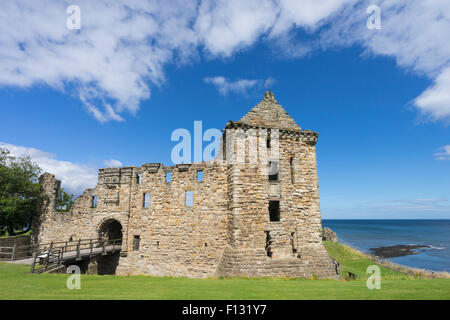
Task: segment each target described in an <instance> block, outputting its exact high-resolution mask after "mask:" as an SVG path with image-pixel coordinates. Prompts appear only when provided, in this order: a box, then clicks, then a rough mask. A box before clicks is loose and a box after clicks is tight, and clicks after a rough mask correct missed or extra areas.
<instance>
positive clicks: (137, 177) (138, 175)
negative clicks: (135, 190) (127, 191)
mask: <svg viewBox="0 0 450 320" xmlns="http://www.w3.org/2000/svg"><path fill="white" fill-rule="evenodd" d="M141 182H142V175H141V174H140V173H138V174H137V175H136V183H137V184H141Z"/></svg>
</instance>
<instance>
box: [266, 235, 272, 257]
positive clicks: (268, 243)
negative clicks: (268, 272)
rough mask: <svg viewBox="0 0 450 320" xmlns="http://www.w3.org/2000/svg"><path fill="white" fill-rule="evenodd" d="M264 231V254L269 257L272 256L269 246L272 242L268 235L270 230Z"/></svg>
mask: <svg viewBox="0 0 450 320" xmlns="http://www.w3.org/2000/svg"><path fill="white" fill-rule="evenodd" d="M265 232H266V246H265V249H266V254H267V256H268V257H269V258H272V248H271V244H272V237H271V236H270V231H265Z"/></svg>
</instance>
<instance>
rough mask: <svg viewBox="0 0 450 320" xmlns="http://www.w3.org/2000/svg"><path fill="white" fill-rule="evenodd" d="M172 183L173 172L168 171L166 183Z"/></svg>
mask: <svg viewBox="0 0 450 320" xmlns="http://www.w3.org/2000/svg"><path fill="white" fill-rule="evenodd" d="M171 181H172V172H170V171H166V182H167V183H169V182H171Z"/></svg>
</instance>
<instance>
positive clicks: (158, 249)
mask: <svg viewBox="0 0 450 320" xmlns="http://www.w3.org/2000/svg"><path fill="white" fill-rule="evenodd" d="M225 129H226V130H223V132H224V134H223V137H222V143H223V144H222V146H223V147H224V148H223V149H226V148H225V145H227V146H230V145H231V148H230V149H226V150H225V152H224V154H222V155H221V156H222V158H224V159H225V161H209V162H201V163H193V164H179V165H175V166H164V165H162V164H160V163H149V164H144V165H142V166H141V167H123V168H106V169H100V170H99V175H98V183H97V186H96V187H95V188H94V189H87V190H86V191H85V192H84V193H83V194H82V195H81V196H80V197H79V198H78V199H77V200H76V202H75V204H74V206H73V207H72V209H71V210H70V211H69V212H66V213H61V212H57V211H56V210H55V197H56V194H57V191H58V189H59V187H60V182H59V181H58V180H56V179H55V177H54V176H53V175H51V174H44V175H43V176H42V177H41V183H42V184H43V187H44V189H45V191H46V192H47V194H48V201H47V202H46V204H45V207H44V208H43V210H42V212H41V214H40V216H38V217H37V218H36V219H35V221H34V224H33V237H34V241H35V242H37V243H48V242H50V241H69V240H72V241H76V240H77V239H87V238H98V237H101V236H106V237H109V238H110V239H118V238H120V239H122V249H121V252H120V255H117V257H116V258H115V260H114V261H115V263H116V264H117V265H115V266H114V270H113V271H112V272H113V273H115V274H120V275H131V274H148V275H155V276H166V275H167V276H185V277H199V278H202V277H215V276H249V277H263V276H288V277H311V276H314V275H317V276H318V277H335V276H336V273H335V270H334V266H333V261H332V259H331V258H330V257H329V255H328V253H327V252H326V250H325V248H324V246H323V245H322V239H321V232H322V225H321V216H320V204H319V190H318V178H317V165H316V150H315V144H316V142H317V137H318V134H317V133H316V132H313V131H309V130H302V129H301V128H300V127H299V126H298V125H297V124H296V122H295V121H294V120H293V119H292V118H291V117H290V116H289V114H288V113H287V112H286V111H285V110H284V109H283V108H282V107H281V105H280V104H278V102H277V101H276V100H275V98H274V95H273V94H272V92H270V91H268V92H266V94H265V96H264V99H263V100H262V101H260V102H259V103H258V104H257V105H256V106H255V107H254V108H253V109H252V110H250V111H249V112H248V113H247V114H246V115H245V116H244V117H243V118H242V119H241V120H239V121H236V122H233V121H230V122H228V123H227V124H226V126H225ZM261 129H264V130H261ZM266 129H267V130H266ZM250 131H251V132H256V135H254V139H244V140H240V142H239V141H238V142H236V141H237V140H233V139H234V138H233V137H235V136H239V133H240V134H242V133H243V134H244V135H245V134H246V133H247V132H250ZM265 132H266V133H267V132H268V133H267V134H265ZM274 132H277V135H278V139H277V141H274V140H273V134H272V133H274ZM271 139H272V140H271ZM230 141H234V142H233V143H231V142H230ZM275 143H276V144H277V149H278V153H279V154H278V155H277V159H275V160H274V159H271V158H270V156H269V158H268V161H266V162H261V161H252V160H255V159H254V158H255V157H258V154H259V153H260V152H261V151H262V150H263V149H266V150H269V151H270V149H271V148H273V147H274V146H273V145H274V144H275ZM252 150H257V151H258V152H256V153H255V152H253V151H252ZM238 152H240V153H241V155H243V156H242V157H241V158H242V159H241V161H231V159H232V158H233V157H234V155H235V153H238ZM264 161H265V160H264ZM271 162H272V163H271ZM273 163H275V165H274V164H273ZM272 166H275V167H276V168H277V170H275V172H274V171H273V170H270V168H271V167H272ZM268 168H269V170H268ZM110 262H111V261H110Z"/></svg>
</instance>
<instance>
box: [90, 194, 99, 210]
mask: <svg viewBox="0 0 450 320" xmlns="http://www.w3.org/2000/svg"><path fill="white" fill-rule="evenodd" d="M97 202H98V198H97V196H92V198H91V208H97Z"/></svg>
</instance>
